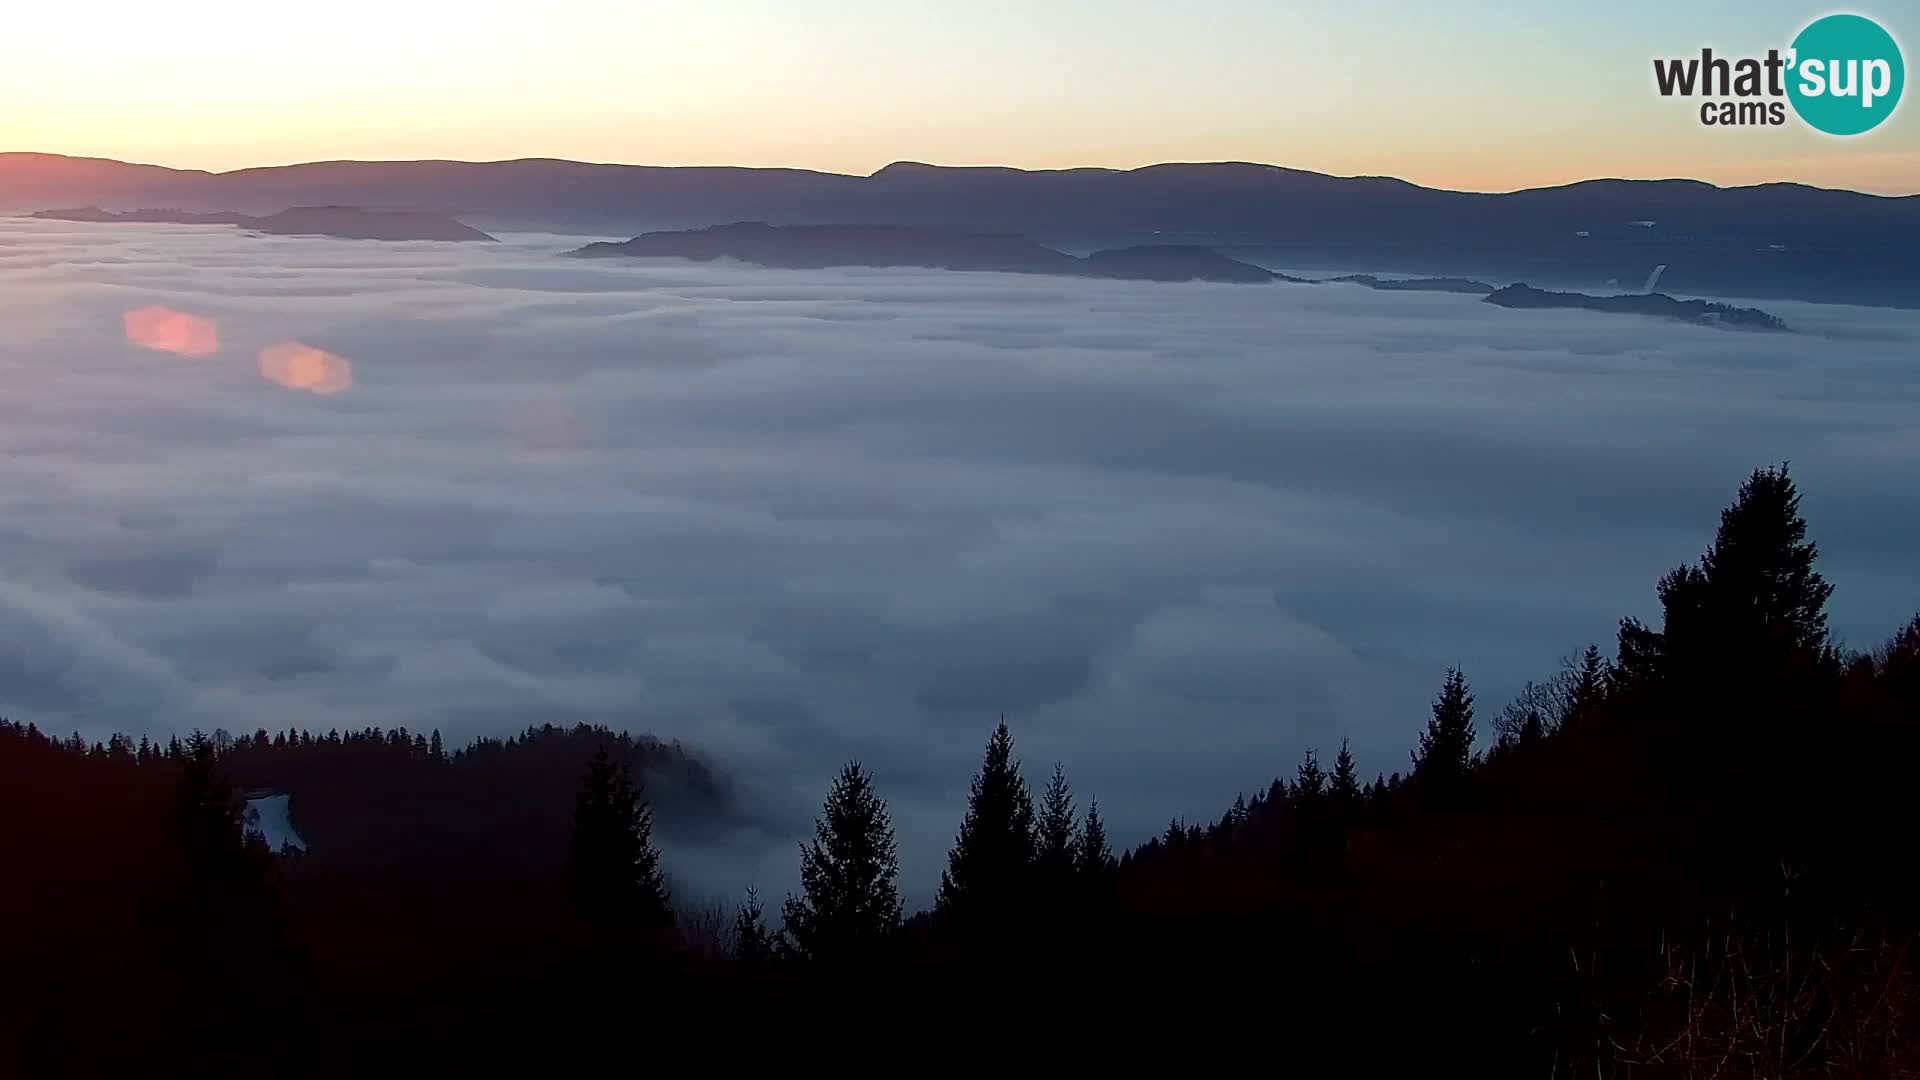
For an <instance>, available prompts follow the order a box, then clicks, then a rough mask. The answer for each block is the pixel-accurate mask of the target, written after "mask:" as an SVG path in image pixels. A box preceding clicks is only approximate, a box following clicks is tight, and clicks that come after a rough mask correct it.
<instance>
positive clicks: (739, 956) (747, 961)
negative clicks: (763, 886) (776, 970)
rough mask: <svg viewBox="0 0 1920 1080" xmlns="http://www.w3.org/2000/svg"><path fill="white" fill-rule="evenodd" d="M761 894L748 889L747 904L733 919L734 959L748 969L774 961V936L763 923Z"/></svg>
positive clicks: (743, 905) (763, 913)
mask: <svg viewBox="0 0 1920 1080" xmlns="http://www.w3.org/2000/svg"><path fill="white" fill-rule="evenodd" d="M764 915H765V912H764V911H763V910H762V908H761V906H760V894H759V893H758V892H756V891H754V890H753V889H752V888H749V889H747V900H746V903H744V904H741V905H740V910H739V912H738V913H736V914H735V915H734V919H733V958H734V959H735V960H736V961H738V962H739V963H741V964H742V965H744V966H746V967H760V966H762V965H764V964H766V963H767V962H768V961H770V960H772V959H773V952H774V948H773V947H774V941H773V936H772V935H771V934H769V933H768V932H767V927H766V923H765V922H764V921H763V918H764Z"/></svg>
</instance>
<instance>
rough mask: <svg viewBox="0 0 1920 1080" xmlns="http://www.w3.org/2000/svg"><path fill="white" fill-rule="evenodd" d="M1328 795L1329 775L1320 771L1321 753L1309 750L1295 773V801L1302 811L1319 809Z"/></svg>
mask: <svg viewBox="0 0 1920 1080" xmlns="http://www.w3.org/2000/svg"><path fill="white" fill-rule="evenodd" d="M1326 794H1327V774H1326V773H1324V772H1321V771H1320V752H1319V751H1318V750H1312V749H1309V750H1308V751H1307V752H1306V754H1305V755H1304V756H1302V757H1301V759H1300V767H1299V768H1297V769H1295V770H1294V773H1293V788H1292V795H1293V801H1294V802H1295V803H1298V804H1300V807H1301V808H1302V809H1307V808H1317V807H1318V806H1319V805H1320V801H1321V800H1322V799H1323V798H1325V797H1326Z"/></svg>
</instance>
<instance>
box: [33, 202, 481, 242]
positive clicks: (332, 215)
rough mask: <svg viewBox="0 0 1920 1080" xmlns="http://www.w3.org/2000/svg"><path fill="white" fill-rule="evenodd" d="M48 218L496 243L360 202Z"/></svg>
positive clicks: (435, 220) (64, 213) (48, 216)
mask: <svg viewBox="0 0 1920 1080" xmlns="http://www.w3.org/2000/svg"><path fill="white" fill-rule="evenodd" d="M31 216H32V217H36V218H39V219H41V220H45V221H84V222H94V223H101V224H114V223H147V224H169V225H234V226H238V227H240V228H242V229H252V230H254V231H256V232H263V233H272V234H274V235H277V236H332V237H337V238H339V239H342V240H444V241H451V242H455V243H466V242H475V241H478V242H484V243H494V242H495V241H494V238H493V237H491V236H488V235H487V234H486V233H483V232H481V231H480V230H479V229H475V228H473V227H471V226H468V225H464V224H462V223H460V222H458V221H455V220H454V219H452V218H450V217H448V216H446V215H445V214H432V213H427V212H426V211H422V210H362V209H360V208H359V207H357V206H296V207H293V208H291V209H288V210H282V211H280V212H279V213H277V214H270V215H268V216H266V217H254V216H253V215H251V214H237V213H233V212H232V211H214V212H211V213H198V212H194V211H190V210H128V211H126V212H124V213H114V212H112V211H109V210H102V209H100V208H99V207H97V206H83V207H80V208H78V209H72V210H42V211H40V212H38V213H36V214H33V215H31Z"/></svg>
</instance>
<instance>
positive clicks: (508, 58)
mask: <svg viewBox="0 0 1920 1080" xmlns="http://www.w3.org/2000/svg"><path fill="white" fill-rule="evenodd" d="M1442 7H1444V8H1445V10H1436V9H1438V8H1442ZM1822 10H1824V9H1822ZM1863 10H1865V9H1863ZM89 12H90V16H89V17H88V18H87V19H84V20H81V19H76V18H74V17H73V13H72V12H71V11H70V10H66V9H56V8H52V7H48V6H45V5H43V4H38V3H35V4H33V5H31V6H29V7H27V8H24V9H22V10H21V11H10V12H9V13H8V23H9V26H8V32H7V36H6V38H5V39H4V40H0V101H5V102H6V105H7V107H6V109H5V111H4V112H0V150H24V151H43V152H50V153H64V154H72V155H77V156H93V157H107V158H116V159H120V160H125V161H136V162H142V163H150V164H158V165H166V166H171V167H176V168H197V169H208V170H213V171H224V170H229V169H235V168H245V167H252V166H261V165H280V164H292V163H296V162H302V161H315V160H334V159H343V158H349V159H363V160H373V159H420V158H453V159H460V160H498V159H506V158H521V157H559V158H571V159H576V160H587V161H609V162H631V163H639V164H654V165H693V164H703V165H746V166H780V167H799V168H812V169H821V170H826V171H833V172H847V173H868V172H871V171H873V170H874V169H877V168H879V167H880V166H882V165H884V164H886V163H887V162H889V161H894V160H919V161H928V162H933V163H938V164H951V165H986V164H991V165H1011V166H1016V167H1023V168H1062V167H1076V166H1099V167H1112V168H1129V167H1136V166H1141V165H1148V164H1153V163H1156V162H1163V161H1218V160H1248V161H1259V162H1266V163H1271V164H1278V165H1285V166H1289V167H1294V168H1303V169H1313V170H1317V171H1321V172H1329V173H1334V174H1339V175H1356V174H1365V175H1391V176H1398V177H1402V178H1404V179H1407V180H1411V181H1413V182H1416V183H1421V184H1427V185H1430V186H1435V187H1448V188H1458V189H1466V190H1483V191H1501V190H1512V189H1515V188H1523V187H1534V186H1543V185H1549V184H1559V183H1567V182H1571V181H1575V180H1581V179H1588V178H1593V177H1602V176H1619V177H1634V178H1665V177H1691V178H1695V179H1701V180H1706V181H1710V182H1713V183H1720V184H1747V183H1764V182H1772V181H1796V182H1802V183H1810V184H1816V185H1820V186H1826V187H1846V188H1854V189H1856V190H1863V191H1872V192H1877V193H1882V194H1909V193H1920V112H1916V108H1915V106H1914V105H1913V103H1912V102H1906V103H1904V104H1903V105H1902V107H1901V108H1900V110H1899V111H1898V112H1896V113H1895V114H1894V116H1893V117H1892V118H1890V119H1889V120H1888V121H1887V122H1886V123H1884V124H1883V125H1881V127H1880V129H1878V130H1876V131H1874V132H1872V133H1871V134H1869V135H1865V136H1859V137H1855V138H1852V139H1835V138H1829V137H1826V136H1822V135H1819V134H1817V133H1814V132H1811V131H1809V130H1807V129H1806V128H1804V127H1803V126H1801V125H1799V124H1798V123H1795V122H1790V123H1789V124H1788V125H1787V126H1785V127H1758V128H1743V129H1732V130H1722V129H1715V128H1708V127H1703V126H1702V125H1701V124H1700V123H1699V121H1698V118H1697V104H1698V103H1697V102H1688V101H1684V100H1679V99H1663V98H1661V97H1660V96H1659V95H1658V93H1657V92H1656V91H1655V90H1654V89H1653V85H1652V76H1651V61H1652V60H1653V59H1654V58H1655V57H1669V56H1686V55H1689V54H1695V55H1697V53H1698V51H1699V49H1700V47H1701V46H1702V45H1703V44H1711V45H1713V46H1714V48H1715V49H1716V51H1717V52H1724V53H1726V54H1735V55H1763V54H1764V53H1765V51H1766V49H1767V48H1768V47H1770V46H1780V47H1784V46H1785V44H1786V43H1787V42H1788V41H1789V40H1790V38H1791V36H1792V34H1793V33H1794V32H1795V31H1796V30H1797V29H1798V27H1799V26H1801V25H1803V24H1804V23H1805V22H1806V21H1809V20H1810V19H1811V18H1812V17H1814V16H1816V15H1818V14H1821V13H1822V11H1821V10H1814V9H1812V8H1804V7H1803V6H1801V5H1797V4H1793V3H1787V2H1783V0H1749V2H1746V3H1728V2H1720V0H1715V2H1711V3H1700V4H1693V5H1687V6H1685V7H1677V6H1675V5H1663V4H1658V3H1654V2H1651V0H1619V2H1617V3H1614V4H1610V5H1608V6H1607V7H1606V8H1605V9H1593V10H1589V11H1578V10H1562V9H1558V8H1556V9H1543V10H1531V9H1523V8H1519V7H1515V6H1513V5H1499V4H1494V3H1482V2H1477V0H1476V2H1462V3H1459V4H1449V5H1414V4H1396V3H1391V2H1388V0H1346V2H1342V3H1338V4H1332V3H1325V4H1321V3H1303V4H1298V5H1277V4H1269V3H1260V2H1256V0H1190V2H1187V3H1172V2H1170V0H1108V2H1106V3H1102V4H1093V3H1082V2H1080V0H1030V2H1027V3H1021V4H1015V3H1011V2H1003V0H976V2H974V3H971V4H966V5H959V4H953V3H948V2H944V0H885V2H883V0H835V2H827V0H786V2H784V3H780V2H775V0H737V2H735V3H731V4H728V5H691V4H680V3H665V2H658V0H631V2H621V3H616V2H612V0H554V2H553V3H551V4H548V5H545V6H540V7H537V8H535V7H532V6H528V5H523V4H519V3H509V2H507V0H468V2H465V3H459V4H454V3H449V2H444V0H411V2H408V3H403V4H392V3H375V2H373V0H335V2H334V3H332V4H330V5H329V6H328V7H327V8H326V9H325V10H324V11H322V10H320V9H315V8H307V7H302V6H298V5H295V6H285V7H277V8H276V7H261V6H259V5H253V4H242V3H240V2H238V0H183V2H182V3H180V4H176V5H170V6H166V7H160V6H155V5H147V4H136V3H133V2H132V0H98V2H96V3H94V4H93V5H91V6H90V8H89ZM1866 13H1868V14H1872V13H1873V12H1871V11H1867V12H1866ZM1883 15H1884V13H1883ZM1884 21H1885V22H1886V24H1887V25H1889V28H1890V29H1892V30H1893V32H1894V33H1895V35H1896V36H1897V37H1900V36H1901V32H1902V29H1903V27H1901V26H1900V25H1899V23H1900V20H1899V19H1897V18H1894V19H1887V20H1884ZM1902 40H1903V41H1905V40H1906V39H1905V38H1904V37H1902ZM1909 52H1910V53H1911V50H1909ZM1908 61H1909V63H1911V61H1912V56H1911V55H1909V56H1908Z"/></svg>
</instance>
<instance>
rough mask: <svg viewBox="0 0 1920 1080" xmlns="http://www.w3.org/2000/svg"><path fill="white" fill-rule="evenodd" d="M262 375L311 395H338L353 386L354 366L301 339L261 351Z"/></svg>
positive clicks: (291, 388)
mask: <svg viewBox="0 0 1920 1080" xmlns="http://www.w3.org/2000/svg"><path fill="white" fill-rule="evenodd" d="M260 374H262V375H264V376H266V377H267V378H269V379H272V380H273V381H274V382H277V383H279V384H280V385H281V386H284V387H286V388H287V389H289V390H305V391H306V392H307V393H309V394H337V393H339V392H340V391H342V390H345V389H347V388H348V387H350V386H352V385H353V365H352V364H350V363H348V362H347V359H346V357H343V356H335V355H334V354H332V353H330V352H328V351H326V350H325V349H316V348H314V347H313V346H311V345H303V344H301V343H300V342H298V341H283V342H281V343H280V344H278V345H269V346H267V347H266V348H264V349H261V350H260Z"/></svg>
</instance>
